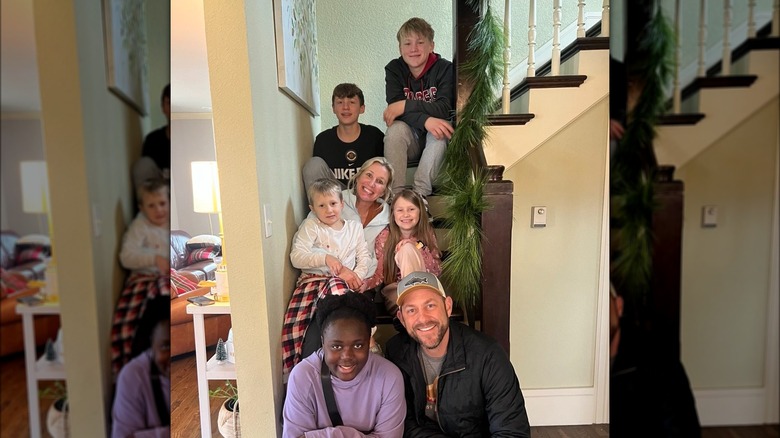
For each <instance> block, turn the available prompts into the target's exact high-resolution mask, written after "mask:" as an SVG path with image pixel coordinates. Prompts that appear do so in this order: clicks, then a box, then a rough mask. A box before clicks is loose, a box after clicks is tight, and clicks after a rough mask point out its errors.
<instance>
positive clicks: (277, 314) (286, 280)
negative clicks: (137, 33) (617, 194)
mask: <svg viewBox="0 0 780 438" xmlns="http://www.w3.org/2000/svg"><path fill="white" fill-rule="evenodd" d="M272 6H273V4H272V3H271V2H262V3H261V2H250V1H247V2H231V3H230V4H226V3H224V2H221V1H218V0H207V1H206V2H205V8H204V10H205V21H206V42H207V45H208V62H209V77H210V83H211V96H212V103H213V108H212V113H213V121H214V139H215V144H216V150H217V162H218V163H219V168H220V190H221V199H222V208H223V219H224V225H225V239H226V244H227V254H226V256H227V257H228V260H229V261H228V265H229V272H230V291H231V302H232V309H233V310H232V318H233V327H234V328H235V332H234V333H235V345H236V351H237V352H238V353H237V354H236V358H237V364H236V367H237V373H238V381H239V386H240V388H241V404H242V410H244V409H246V411H247V412H252V413H253V415H247V416H246V417H242V427H243V428H244V429H246V430H262V431H267V432H264V433H266V434H267V435H273V432H270V431H277V428H278V419H279V415H280V413H281V406H282V403H281V401H282V397H283V393H282V391H283V389H282V382H281V367H280V365H281V345H280V342H279V339H280V338H279V336H280V334H281V328H282V317H283V315H284V311H285V309H286V306H287V302H288V301H289V297H290V295H291V293H292V290H293V288H294V283H295V276H296V272H295V271H294V270H293V269H292V266H291V265H290V262H289V257H288V254H289V247H290V242H291V240H292V236H293V234H294V233H295V231H296V229H297V224H298V223H299V222H300V221H301V220H302V219H303V216H304V214H305V213H307V212H306V211H305V210H304V207H305V203H304V197H303V188H302V185H301V181H300V169H301V167H302V165H303V162H304V160H305V159H306V158H308V157H309V156H311V147H312V143H313V140H314V137H313V132H314V123H315V121H314V120H313V118H312V117H311V115H310V114H309V113H308V111H306V110H305V109H304V108H303V107H302V106H300V105H298V104H297V103H295V102H294V101H293V100H292V99H290V98H289V97H287V95H286V94H284V93H283V92H281V91H280V90H279V89H278V84H277V80H276V69H275V68H274V67H273V66H274V63H273V62H270V63H269V62H268V60H274V59H275V56H276V55H275V46H274V34H273V29H274V23H273V7H272ZM247 23H251V26H249V25H247ZM263 204H268V205H269V206H270V209H271V212H270V218H269V219H270V220H272V221H273V234H272V236H271V237H270V238H265V237H263V236H264V234H263V225H262V219H261V209H262V205H263ZM271 394H273V396H271ZM271 397H273V400H274V403H269V402H270V401H271ZM277 433H279V434H280V433H281V430H280V429H279V430H278V431H277Z"/></svg>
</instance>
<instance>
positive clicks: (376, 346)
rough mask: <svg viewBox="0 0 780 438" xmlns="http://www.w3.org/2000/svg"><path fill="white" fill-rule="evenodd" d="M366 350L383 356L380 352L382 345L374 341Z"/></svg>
mask: <svg viewBox="0 0 780 438" xmlns="http://www.w3.org/2000/svg"><path fill="white" fill-rule="evenodd" d="M368 351H370V352H372V353H374V354H378V355H379V356H382V357H385V354H384V353H383V352H382V347H380V346H379V344H377V343H374V345H373V346H372V347H371V348H369V349H368Z"/></svg>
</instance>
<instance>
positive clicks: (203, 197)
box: [192, 161, 221, 213]
mask: <svg viewBox="0 0 780 438" xmlns="http://www.w3.org/2000/svg"><path fill="white" fill-rule="evenodd" d="M192 202H193V206H194V208H193V209H194V210H195V212H196V213H219V212H220V210H221V206H220V200H219V176H218V173H217V162H216V161H193V162H192Z"/></svg>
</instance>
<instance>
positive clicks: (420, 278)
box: [395, 271, 447, 306]
mask: <svg viewBox="0 0 780 438" xmlns="http://www.w3.org/2000/svg"><path fill="white" fill-rule="evenodd" d="M423 288H427V289H430V290H432V291H435V292H438V293H439V294H440V295H441V296H442V297H446V296H447V294H445V293H444V287H443V286H442V285H441V282H440V281H439V279H438V278H436V276H435V275H433V274H431V273H430V272H422V271H416V272H412V273H411V274H409V275H407V276H406V277H404V278H403V279H401V281H399V282H398V298H397V299H396V300H395V302H396V304H398V305H399V306H400V305H401V301H403V299H404V296H406V295H408V294H409V292H412V291H414V290H417V289H423Z"/></svg>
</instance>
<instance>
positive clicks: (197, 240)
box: [187, 234, 222, 251]
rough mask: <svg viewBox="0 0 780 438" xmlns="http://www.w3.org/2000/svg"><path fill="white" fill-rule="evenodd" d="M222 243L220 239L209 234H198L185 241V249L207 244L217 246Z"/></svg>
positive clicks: (203, 246) (202, 246)
mask: <svg viewBox="0 0 780 438" xmlns="http://www.w3.org/2000/svg"><path fill="white" fill-rule="evenodd" d="M219 245H222V239H220V238H219V237H217V236H212V235H210V234H200V235H198V236H195V237H193V238H191V239H190V240H188V241H187V249H188V250H190V251H191V250H193V249H198V248H205V247H207V246H219Z"/></svg>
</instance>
